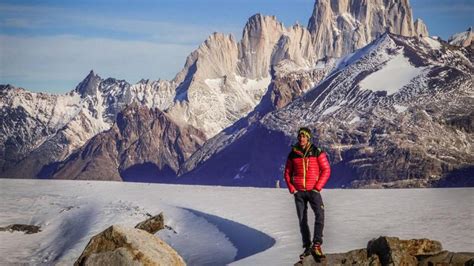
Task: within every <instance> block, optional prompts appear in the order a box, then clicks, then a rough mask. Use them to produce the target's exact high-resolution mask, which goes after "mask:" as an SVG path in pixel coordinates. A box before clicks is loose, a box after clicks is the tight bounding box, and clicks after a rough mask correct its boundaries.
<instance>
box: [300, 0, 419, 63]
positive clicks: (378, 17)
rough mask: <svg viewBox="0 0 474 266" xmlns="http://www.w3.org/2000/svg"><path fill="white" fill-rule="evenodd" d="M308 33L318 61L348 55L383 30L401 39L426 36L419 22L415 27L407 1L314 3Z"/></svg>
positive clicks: (324, 1) (354, 0)
mask: <svg viewBox="0 0 474 266" xmlns="http://www.w3.org/2000/svg"><path fill="white" fill-rule="evenodd" d="M308 30H309V31H310V33H311V35H312V38H313V43H314V44H315V45H316V44H317V45H316V49H317V51H316V54H317V56H318V58H322V57H324V56H332V57H341V56H343V55H345V54H348V53H351V52H353V51H355V50H357V49H359V48H362V47H364V46H365V45H367V44H368V43H370V42H371V41H372V40H373V39H375V38H377V37H378V36H380V35H381V34H382V33H383V32H385V31H390V32H392V33H394V34H399V35H403V36H419V35H420V34H421V35H422V36H427V34H428V33H427V30H426V26H425V25H424V24H423V23H422V22H421V21H418V22H417V27H415V25H414V22H413V16H412V11H411V7H410V4H409V2H408V0H403V1H395V0H384V1H382V0H376V1H359V0H343V1H336V0H321V1H316V2H315V5H314V10H313V14H312V16H311V18H310V19H309V22H308ZM417 30H419V31H420V32H417Z"/></svg>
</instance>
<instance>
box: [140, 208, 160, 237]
mask: <svg viewBox="0 0 474 266" xmlns="http://www.w3.org/2000/svg"><path fill="white" fill-rule="evenodd" d="M135 228H137V229H141V230H145V231H147V232H148V233H150V234H155V233H156V232H158V231H160V230H161V229H164V228H165V218H164V217H163V213H160V214H158V215H156V216H153V217H150V218H149V219H147V220H145V221H143V222H140V223H138V224H137V225H135Z"/></svg>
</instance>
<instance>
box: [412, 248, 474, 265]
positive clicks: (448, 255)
mask: <svg viewBox="0 0 474 266" xmlns="http://www.w3.org/2000/svg"><path fill="white" fill-rule="evenodd" d="M418 259H419V263H418V265H420V266H428V265H474V253H473V252H459V253H455V252H449V251H446V250H445V251H443V252H441V253H439V254H437V255H434V256H426V257H425V256H420V257H419V258H418Z"/></svg>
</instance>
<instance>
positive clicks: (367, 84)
mask: <svg viewBox="0 0 474 266" xmlns="http://www.w3.org/2000/svg"><path fill="white" fill-rule="evenodd" d="M423 69H424V68H416V67H414V66H413V65H412V64H410V61H409V60H408V58H406V57H405V56H403V52H400V53H399V54H398V55H396V56H395V57H394V58H392V59H391V60H390V61H388V62H387V63H386V65H384V66H383V67H382V68H381V69H380V70H378V71H376V72H374V73H372V74H370V75H369V76H367V77H366V78H365V79H363V80H362V81H361V82H360V83H359V85H360V89H361V90H371V91H386V92H387V95H392V94H394V93H397V92H398V91H399V90H400V89H401V88H403V87H404V86H405V85H407V84H409V83H410V81H411V80H412V79H413V78H415V77H416V76H418V75H420V74H421V72H422V71H423Z"/></svg>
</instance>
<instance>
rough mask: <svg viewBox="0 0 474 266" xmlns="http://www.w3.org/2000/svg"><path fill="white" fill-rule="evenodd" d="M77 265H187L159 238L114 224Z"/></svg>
mask: <svg viewBox="0 0 474 266" xmlns="http://www.w3.org/2000/svg"><path fill="white" fill-rule="evenodd" d="M74 265H186V263H185V262H184V260H183V258H181V256H179V254H178V253H177V252H176V251H175V250H174V249H173V248H171V247H170V246H169V245H168V244H166V243H165V242H163V241H162V240H161V239H159V238H158V237H156V236H154V235H152V234H150V233H148V232H146V231H144V230H140V229H136V228H126V227H123V226H120V225H112V226H111V227H109V228H107V229H106V230H104V231H103V232H101V233H99V234H97V235H96V236H94V237H93V238H92V239H91V240H90V241H89V243H88V244H87V246H86V248H85V249H84V251H83V252H82V254H81V256H80V257H79V258H78V259H77V261H76V262H75V263H74Z"/></svg>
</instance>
